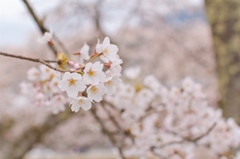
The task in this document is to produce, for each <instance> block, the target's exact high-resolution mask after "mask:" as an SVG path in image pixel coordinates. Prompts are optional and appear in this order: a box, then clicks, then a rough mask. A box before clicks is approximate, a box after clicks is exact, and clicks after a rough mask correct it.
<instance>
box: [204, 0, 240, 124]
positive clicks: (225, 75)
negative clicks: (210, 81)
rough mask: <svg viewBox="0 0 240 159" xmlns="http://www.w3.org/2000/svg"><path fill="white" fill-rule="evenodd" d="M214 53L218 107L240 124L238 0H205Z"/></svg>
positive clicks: (239, 15)
mask: <svg viewBox="0 0 240 159" xmlns="http://www.w3.org/2000/svg"><path fill="white" fill-rule="evenodd" d="M205 5H206V12H207V16H208V19H209V22H210V24H211V27H212V34H213V42H214V49H215V53H216V62H217V72H218V76H219V90H220V93H221V95H222V98H221V101H220V106H221V107H222V109H223V114H224V116H225V117H234V118H235V119H236V120H237V122H238V123H240V0H205Z"/></svg>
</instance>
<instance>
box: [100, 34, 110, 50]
mask: <svg viewBox="0 0 240 159" xmlns="http://www.w3.org/2000/svg"><path fill="white" fill-rule="evenodd" d="M109 45H110V39H109V37H105V38H104V40H103V43H102V48H103V49H105V48H106V47H108V46H109Z"/></svg>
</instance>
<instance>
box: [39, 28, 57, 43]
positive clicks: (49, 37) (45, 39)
mask: <svg viewBox="0 0 240 159" xmlns="http://www.w3.org/2000/svg"><path fill="white" fill-rule="evenodd" d="M52 38H53V33H52V31H50V32H45V33H44V35H43V36H42V37H41V38H38V39H37V41H38V42H39V43H43V44H44V43H49V42H51V41H52Z"/></svg>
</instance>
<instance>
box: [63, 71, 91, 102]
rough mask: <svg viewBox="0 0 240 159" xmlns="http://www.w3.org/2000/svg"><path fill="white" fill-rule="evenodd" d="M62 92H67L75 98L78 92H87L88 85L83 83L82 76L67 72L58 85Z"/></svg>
mask: <svg viewBox="0 0 240 159" xmlns="http://www.w3.org/2000/svg"><path fill="white" fill-rule="evenodd" d="M58 86H59V88H60V89H61V90H62V91H66V92H67V94H68V96H69V97H72V98H75V97H77V95H78V92H82V91H84V90H85V88H86V85H85V84H84V83H83V81H82V76H81V75H80V74H78V73H70V72H66V73H64V75H63V79H62V80H61V81H60V82H59V84H58Z"/></svg>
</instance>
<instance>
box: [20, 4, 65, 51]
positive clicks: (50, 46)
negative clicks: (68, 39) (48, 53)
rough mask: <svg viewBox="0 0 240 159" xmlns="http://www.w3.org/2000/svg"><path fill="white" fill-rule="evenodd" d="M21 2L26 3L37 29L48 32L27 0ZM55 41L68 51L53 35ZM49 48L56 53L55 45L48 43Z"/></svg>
mask: <svg viewBox="0 0 240 159" xmlns="http://www.w3.org/2000/svg"><path fill="white" fill-rule="evenodd" d="M23 3H24V4H25V5H26V7H27V9H28V11H29V13H30V15H31V16H32V18H33V19H34V21H35V22H36V24H37V26H38V28H39V30H40V31H41V33H42V34H44V33H45V32H49V31H48V30H47V29H46V28H45V27H44V25H43V22H42V21H41V20H40V19H39V18H38V16H37V15H36V13H35V11H34V10H33V8H32V6H31V5H30V4H29V3H28V1H27V0H23ZM54 39H55V41H56V42H57V43H58V45H59V46H61V48H62V50H63V51H64V52H65V53H68V51H67V49H66V47H65V46H64V45H63V43H62V42H61V41H60V40H59V39H58V38H57V37H56V36H55V37H54ZM48 46H49V48H50V49H51V50H52V52H53V53H54V54H55V55H57V53H58V51H57V50H56V48H55V47H53V46H52V45H48Z"/></svg>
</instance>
